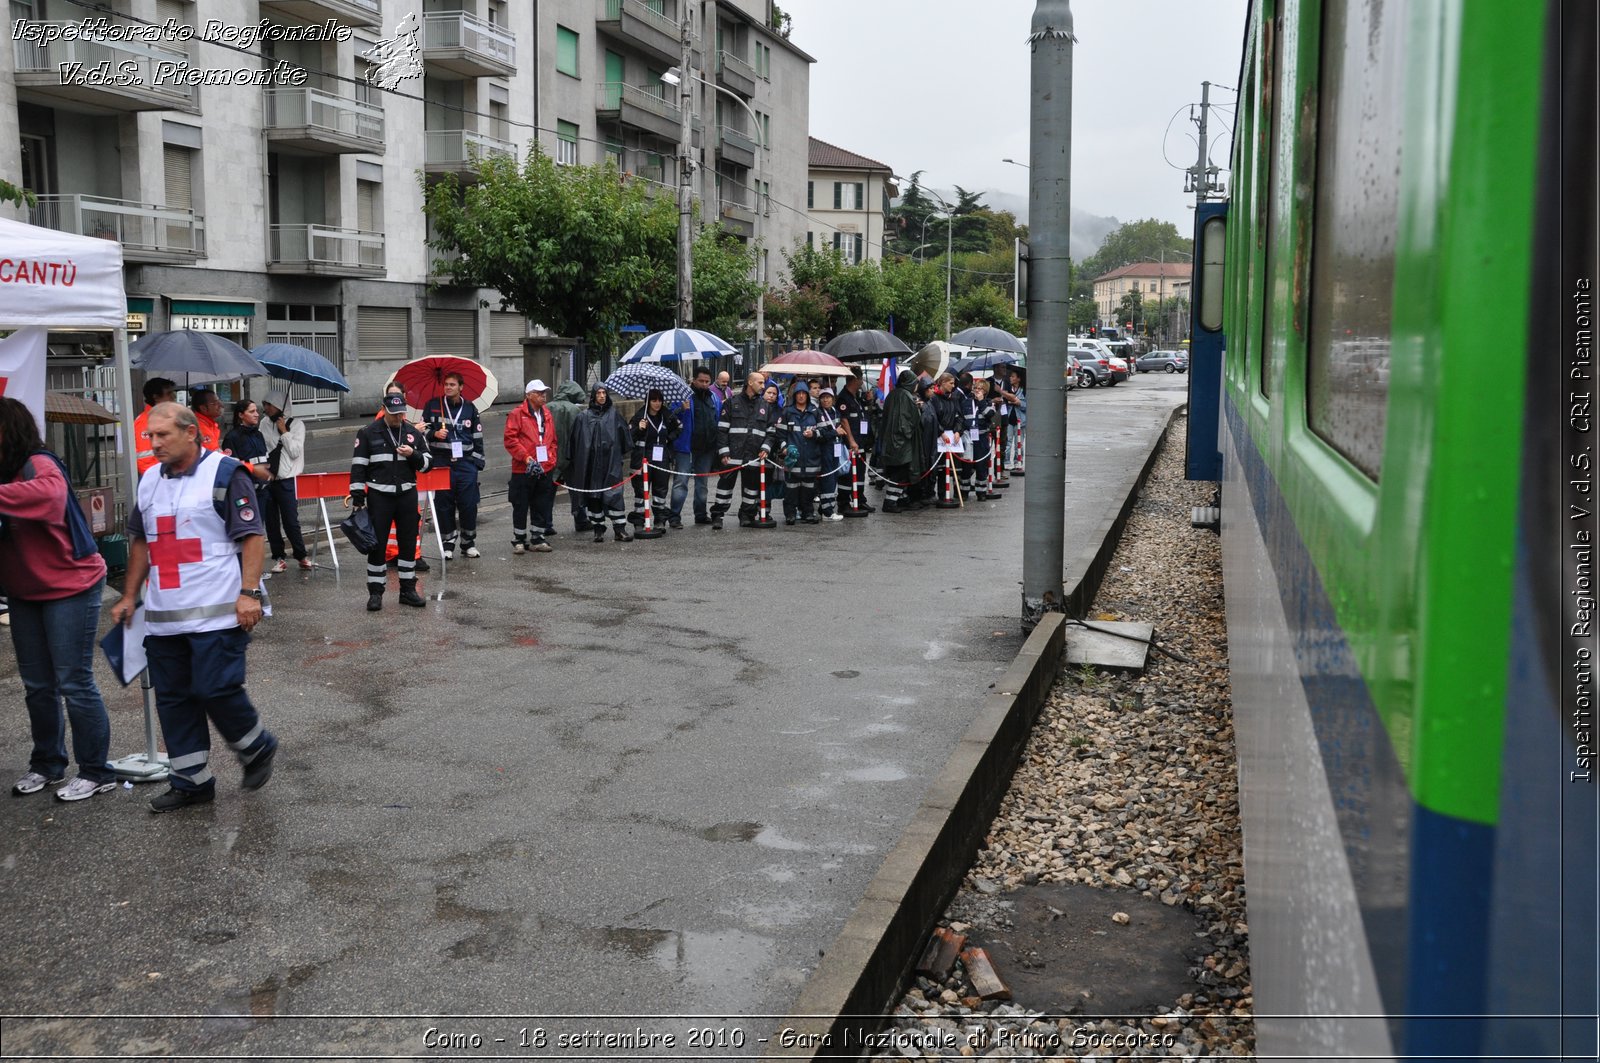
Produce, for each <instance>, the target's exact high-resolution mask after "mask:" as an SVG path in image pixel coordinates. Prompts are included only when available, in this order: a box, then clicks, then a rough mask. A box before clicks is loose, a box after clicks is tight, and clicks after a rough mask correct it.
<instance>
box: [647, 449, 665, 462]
mask: <svg viewBox="0 0 1600 1063" xmlns="http://www.w3.org/2000/svg"><path fill="white" fill-rule="evenodd" d="M666 458H667V448H666V447H651V448H650V460H651V461H665V460H666Z"/></svg>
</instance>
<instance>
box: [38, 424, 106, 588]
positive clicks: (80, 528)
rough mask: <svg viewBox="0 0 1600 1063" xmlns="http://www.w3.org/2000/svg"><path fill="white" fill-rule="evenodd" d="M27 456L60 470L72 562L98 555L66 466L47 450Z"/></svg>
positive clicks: (97, 546) (92, 534)
mask: <svg viewBox="0 0 1600 1063" xmlns="http://www.w3.org/2000/svg"><path fill="white" fill-rule="evenodd" d="M28 456H29V457H30V458H31V457H35V456H40V457H46V458H49V459H50V460H51V461H53V462H55V466H56V468H58V469H60V470H61V478H62V479H63V480H65V481H66V484H67V512H66V514H65V515H64V519H65V520H66V523H67V531H68V532H69V533H70V534H71V536H72V557H73V560H76V561H81V560H83V559H84V558H86V557H88V556H89V555H90V554H93V553H98V552H99V549H100V547H99V545H98V544H97V543H96V542H95V541H94V533H93V532H92V531H90V529H89V518H88V517H85V516H84V515H83V507H81V506H79V505H78V499H77V496H76V495H74V494H73V493H72V477H71V475H69V474H68V472H67V467H66V465H64V464H63V463H62V461H61V459H60V458H58V457H56V456H55V455H54V454H52V453H51V452H50V451H48V450H36V451H34V452H33V453H32V454H30V455H28Z"/></svg>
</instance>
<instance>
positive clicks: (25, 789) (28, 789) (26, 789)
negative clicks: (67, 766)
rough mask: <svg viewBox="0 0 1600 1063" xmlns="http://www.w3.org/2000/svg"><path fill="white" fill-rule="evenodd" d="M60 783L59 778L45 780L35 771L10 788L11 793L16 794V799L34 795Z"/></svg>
mask: <svg viewBox="0 0 1600 1063" xmlns="http://www.w3.org/2000/svg"><path fill="white" fill-rule="evenodd" d="M60 781H61V779H60V778H55V779H47V778H45V777H44V776H43V775H40V774H39V773H38V772H36V771H30V772H28V773H27V774H26V775H24V776H23V777H22V778H20V779H18V780H17V781H16V783H15V784H14V785H13V786H12V787H11V792H12V793H14V794H16V795H17V796H18V797H21V796H22V795H23V794H36V793H38V792H39V791H40V790H43V789H44V788H45V787H46V786H54V785H55V784H56V783H58V782H60Z"/></svg>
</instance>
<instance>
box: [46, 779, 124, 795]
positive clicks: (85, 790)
mask: <svg viewBox="0 0 1600 1063" xmlns="http://www.w3.org/2000/svg"><path fill="white" fill-rule="evenodd" d="M116 788H117V784H116V783H114V782H95V781H94V780H93V779H85V778H84V777H83V776H82V775H80V776H78V777H77V778H75V779H73V780H72V781H71V782H69V783H67V785H65V786H63V787H62V788H61V789H59V790H57V791H56V797H58V798H59V799H61V800H62V801H82V800H84V799H85V798H89V797H93V796H94V795H95V794H103V793H105V792H106V791H107V790H115V789H116Z"/></svg>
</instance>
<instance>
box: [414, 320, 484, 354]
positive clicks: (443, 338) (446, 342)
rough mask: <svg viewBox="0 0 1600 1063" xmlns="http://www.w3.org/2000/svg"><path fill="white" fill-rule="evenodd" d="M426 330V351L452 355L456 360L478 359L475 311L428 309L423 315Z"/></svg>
mask: <svg viewBox="0 0 1600 1063" xmlns="http://www.w3.org/2000/svg"><path fill="white" fill-rule="evenodd" d="M423 325H424V327H425V328H427V330H428V350H429V351H430V352H432V353H435V354H453V355H455V356H456V357H458V358H474V359H475V358H477V357H478V329H477V325H478V312H477V311H476V310H435V309H429V310H428V311H427V312H426V313H425V314H424V315H423Z"/></svg>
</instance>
